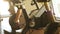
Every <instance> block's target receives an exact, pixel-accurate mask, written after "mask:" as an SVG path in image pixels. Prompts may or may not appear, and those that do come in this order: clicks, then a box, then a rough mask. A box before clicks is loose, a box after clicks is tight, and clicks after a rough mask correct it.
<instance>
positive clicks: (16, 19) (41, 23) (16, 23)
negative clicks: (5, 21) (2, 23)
mask: <svg viewBox="0 0 60 34" xmlns="http://www.w3.org/2000/svg"><path fill="white" fill-rule="evenodd" d="M11 1H12V2H13V4H14V5H15V6H16V7H17V8H18V11H17V13H16V14H14V15H12V16H11V17H10V19H9V23H10V25H11V28H12V34H16V31H15V30H18V29H21V25H24V26H25V27H24V28H23V31H22V33H21V34H26V32H27V31H29V29H36V30H37V29H39V28H42V27H46V26H47V24H49V25H48V26H47V29H46V30H47V31H45V33H44V34H54V32H55V31H56V29H57V27H58V23H56V22H54V19H53V16H52V13H51V11H50V10H49V8H48V4H47V2H49V1H50V0H48V1H47V0H33V1H34V3H35V4H36V1H37V2H44V6H45V8H46V10H47V11H45V12H44V13H43V14H42V15H41V16H40V17H35V16H34V15H32V16H30V18H29V17H28V15H27V13H26V10H25V7H24V5H23V0H21V1H20V0H16V1H15V0H11ZM36 7H37V10H39V7H38V5H37V4H36ZM22 13H23V16H24V19H25V23H24V24H20V18H21V16H22ZM31 24H32V25H31ZM51 28H52V29H51Z"/></svg>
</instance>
